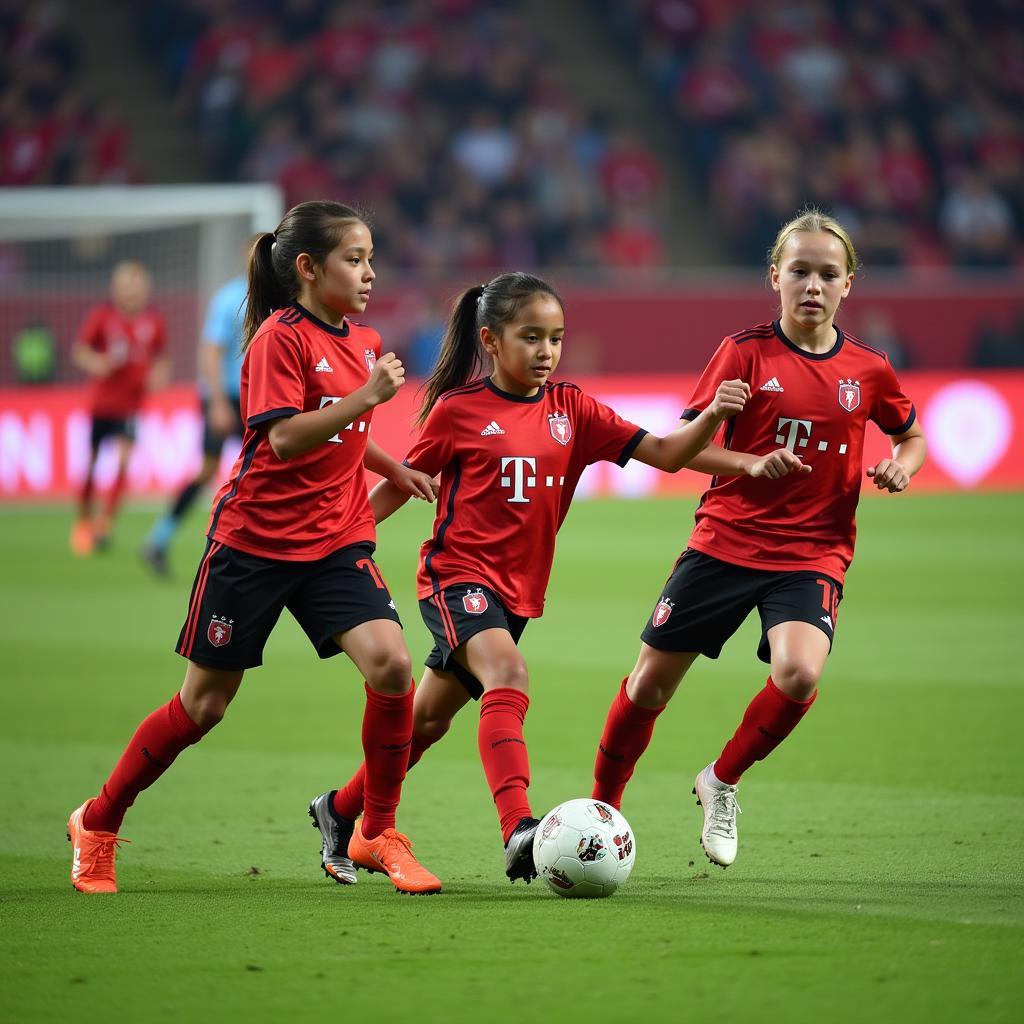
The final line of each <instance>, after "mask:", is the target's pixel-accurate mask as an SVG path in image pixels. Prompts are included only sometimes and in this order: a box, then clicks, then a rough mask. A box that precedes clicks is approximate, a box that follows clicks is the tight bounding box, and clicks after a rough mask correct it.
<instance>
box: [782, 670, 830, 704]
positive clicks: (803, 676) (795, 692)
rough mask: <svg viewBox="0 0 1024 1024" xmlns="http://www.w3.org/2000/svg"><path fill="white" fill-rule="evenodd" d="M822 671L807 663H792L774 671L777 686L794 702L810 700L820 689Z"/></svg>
mask: <svg viewBox="0 0 1024 1024" xmlns="http://www.w3.org/2000/svg"><path fill="white" fill-rule="evenodd" d="M820 675H821V670H820V669H819V668H818V666H817V665H812V664H808V663H806V662H790V663H787V664H785V665H782V666H781V667H780V668H778V669H773V670H772V680H773V682H774V683H775V685H776V686H777V687H778V688H779V689H780V690H781V691H782V692H783V693H784V694H785V695H786V696H787V697H792V698H793V700H809V699H810V698H811V696H812V695H813V693H814V691H815V690H816V689H817V688H818V678H819V677H820Z"/></svg>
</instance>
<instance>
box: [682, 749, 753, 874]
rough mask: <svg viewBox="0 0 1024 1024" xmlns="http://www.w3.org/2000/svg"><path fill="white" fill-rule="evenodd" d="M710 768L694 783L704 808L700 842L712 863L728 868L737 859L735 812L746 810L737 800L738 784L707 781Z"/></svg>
mask: <svg viewBox="0 0 1024 1024" xmlns="http://www.w3.org/2000/svg"><path fill="white" fill-rule="evenodd" d="M711 767H712V766H711V765H708V767H707V768H705V769H704V770H703V771H702V772H700V773H699V774H698V775H697V778H696V779H695V780H694V783H693V792H694V794H695V795H696V797H697V803H698V804H699V805H700V806H701V807H702V808H703V809H704V828H703V829H702V830H701V833H700V845H701V846H703V847H704V853H705V854H706V855H707V858H708V860H709V861H711V863H712V864H717V865H718V866H719V867H723V868H727V867H728V866H729V865H730V864H731V863H732V862H733V861H734V860H735V859H736V847H737V845H738V840H737V836H736V815H737V814H742V813H743V812H742V811H741V810H740V805H739V804H738V803H737V802H736V791H737V787H736V786H724V787H722V788H719V787H718V786H715V785H713V784H712V783H711V782H709V781H708V779H707V777H706V774H707V771H708V769H709V768H711Z"/></svg>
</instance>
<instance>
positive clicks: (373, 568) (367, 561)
mask: <svg viewBox="0 0 1024 1024" xmlns="http://www.w3.org/2000/svg"><path fill="white" fill-rule="evenodd" d="M356 568H357V569H365V570H366V571H367V572H368V573H369V574H370V576H371V577H372V579H373V582H374V583H375V584H376V586H377V589H378V590H387V589H388V586H387V584H386V583H385V582H384V577H383V576H381V574H380V569H378V568H377V564H376V562H374V561H373V559H372V558H360V559H359V561H358V562H356Z"/></svg>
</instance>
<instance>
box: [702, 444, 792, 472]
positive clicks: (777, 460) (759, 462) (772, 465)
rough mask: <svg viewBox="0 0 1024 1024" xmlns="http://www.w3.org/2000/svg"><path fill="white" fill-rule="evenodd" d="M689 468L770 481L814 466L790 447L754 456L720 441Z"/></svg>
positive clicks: (711, 446)
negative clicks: (725, 446)
mask: <svg viewBox="0 0 1024 1024" xmlns="http://www.w3.org/2000/svg"><path fill="white" fill-rule="evenodd" d="M687 469H693V470H696V471H697V472H698V473H707V474H708V475H709V476H753V477H765V478H766V479H768V480H778V479H780V478H781V477H784V476H788V475H789V474H790V473H810V471H811V467H810V466H808V465H807V464H806V463H805V462H803V461H802V460H801V459H800V456H799V455H794V454H793V453H792V452H791V451H790V450H789V449H788V448H778V449H776V450H775V451H773V452H770V453H769V454H768V455H751V454H750V452H735V451H732V450H730V449H729V448H723V447H721V445H717V444H709V445H708V446H707V448H705V449H704V451H702V452H701V453H700V454H699V455H698V456H696V458H694V459H691V460H690V463H689V465H688V466H687Z"/></svg>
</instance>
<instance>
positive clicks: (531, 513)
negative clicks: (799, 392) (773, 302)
mask: <svg viewBox="0 0 1024 1024" xmlns="http://www.w3.org/2000/svg"><path fill="white" fill-rule="evenodd" d="M564 329H565V323H564V311H563V306H562V300H561V299H560V298H559V296H558V294H557V293H556V292H555V290H554V289H553V288H552V287H551V286H550V285H549V284H547V283H546V282H544V281H542V280H540V279H539V278H536V277H532V276H530V275H528V274H521V273H511V274H502V275H501V276H499V277H496V278H495V279H494V280H493V281H491V282H490V283H488V284H487V285H485V286H483V285H482V286H475V287H472V288H469V289H468V290H467V291H465V292H464V293H463V294H462V296H461V297H460V298H459V299H458V300H457V302H456V304H455V307H454V309H453V311H452V314H451V319H450V321H449V325H448V330H447V333H446V335H445V339H444V342H443V344H442V348H441V353H440V356H439V358H438V362H437V365H436V368H435V370H434V373H433V375H432V376H431V377H430V379H429V381H428V382H427V386H426V395H425V399H424V402H423V407H422V410H421V413H420V422H421V423H422V432H421V434H420V437H419V439H418V440H417V441H416V443H415V444H414V445H413V447H412V450H411V451H410V452H409V454H408V456H407V458H406V463H407V464H408V465H409V466H411V467H413V468H415V469H417V470H421V471H422V472H424V473H426V474H429V475H431V476H433V475H435V474H440V483H441V487H440V494H439V496H438V508H437V517H436V519H435V522H434V531H433V536H432V537H431V538H430V539H429V540H428V541H426V542H425V543H424V544H423V546H422V548H421V552H420V555H421V558H420V566H419V574H418V588H417V589H418V595H419V598H420V611H421V613H422V615H423V618H424V621H425V622H426V624H427V628H428V629H429V630H430V632H431V633H432V634H433V637H434V649H433V650H432V651H431V653H430V655H429V657H428V658H427V661H426V665H427V669H426V672H425V674H424V676H423V680H422V682H421V683H420V686H419V688H418V689H417V693H416V699H415V707H414V723H413V736H412V747H411V751H410V758H409V764H410V766H411V765H414V764H415V763H416V762H417V761H418V760H419V759H420V757H421V756H422V755H423V752H424V751H425V750H426V749H427V748H428V747H429V746H430V745H431V744H433V743H435V742H437V740H439V739H440V738H441V737H442V736H443V735H444V734H445V733H446V732H447V731H448V728H449V726H450V724H451V721H452V719H453V717H454V716H455V715H456V714H457V713H458V711H459V710H460V709H462V708H463V707H465V705H466V704H467V703H469V701H470V700H471V699H474V700H479V701H480V725H479V732H478V739H479V749H480V758H481V760H482V762H483V767H484V773H485V774H486V776H487V782H488V785H489V786H490V789H491V793H492V794H493V796H494V802H495V804H496V806H497V811H498V818H499V821H500V824H501V834H502V839H503V840H504V843H505V870H506V874H507V875H508V876H509V878H511V879H512V880H515V879H516V878H523V879H526V880H527V881H528V880H529V879H530V878H531V877H533V876H534V874H535V871H534V867H533V854H532V845H533V833H534V832H535V830H536V826H537V821H536V819H535V818H534V817H533V815H532V813H531V810H530V804H529V801H528V799H527V787H528V785H529V775H530V772H529V764H528V760H527V752H526V743H525V740H524V738H523V722H524V719H525V717H526V711H527V707H528V705H529V697H528V695H527V694H528V689H529V685H528V682H529V679H528V673H527V669H526V663H525V661H524V660H523V657H522V655H521V654H520V652H519V649H518V647H517V644H518V641H519V638H520V636H521V635H522V633H523V629H524V628H525V626H526V624H527V622H528V621H529V620H530V619H531V618H537V617H538V616H540V615H541V613H542V612H543V607H544V592H545V589H546V587H547V582H548V576H549V575H550V571H551V563H552V559H553V557H554V548H555V534H556V533H557V531H558V528H559V527H560V526H561V524H562V521H563V520H564V518H565V515H566V513H567V512H568V509H569V503H570V502H571V500H572V496H573V492H574V490H575V488H576V485H577V483H578V482H579V479H580V476H581V474H582V473H583V470H584V469H585V468H586V467H587V466H588V465H589V464H591V463H593V462H598V461H600V460H608V461H612V462H617V463H618V464H619V465H625V464H626V462H628V461H629V459H631V458H634V459H639V460H640V461H641V462H645V463H647V464H648V465H651V466H656V467H657V468H659V469H663V470H666V471H668V472H674V471H676V470H678V469H680V468H681V467H682V466H683V465H685V464H686V462H687V461H688V460H689V459H691V458H693V456H694V455H696V454H697V453H698V452H699V451H700V450H701V449H702V448H703V447H704V445H705V444H706V443H707V442H708V440H709V439H710V438H711V436H712V435H713V433H714V432H715V430H716V428H717V427H718V425H719V424H720V423H721V422H722V420H723V419H724V418H725V417H726V416H729V415H732V414H733V413H735V412H737V411H739V410H740V409H742V408H743V404H744V402H745V401H746V398H747V396H748V389H747V386H746V385H745V384H743V383H741V382H740V381H737V380H734V381H728V382H726V383H724V384H722V385H721V386H720V387H719V388H718V391H717V393H716V395H715V398H714V400H713V401H712V402H710V403H709V404H708V407H707V409H706V410H705V411H704V412H703V413H702V414H701V415H700V416H699V417H697V418H696V419H695V420H694V421H693V422H689V423H686V424H684V425H683V426H681V427H680V428H679V429H678V430H675V431H673V432H672V433H671V434H669V435H668V436H667V437H664V438H662V437H655V436H653V435H651V434H648V433H647V432H646V431H645V430H642V429H641V428H639V427H637V426H636V425H635V424H633V423H629V422H627V421H625V420H623V419H621V418H620V417H619V416H617V415H616V414H615V413H614V412H613V411H612V410H611V409H610V408H608V407H607V406H606V405H602V404H601V403H600V402H598V401H596V400H595V399H593V398H591V397H590V396H589V395H586V394H584V393H583V392H582V391H581V390H580V389H579V388H578V387H577V386H576V385H575V384H568V383H562V382H559V383H554V382H552V381H551V380H550V377H551V375H552V374H553V373H554V372H555V369H556V367H557V366H558V361H559V358H560V356H561V349H562V336H563V333H564ZM488 357H489V359H490V361H491V363H492V364H493V369H492V371H491V373H490V374H489V375H488V376H477V374H478V372H479V371H480V370H481V369H482V367H483V364H484V361H485V359H487V358H488ZM406 498H407V492H403V490H402V489H401V487H399V486H397V485H396V484H395V483H394V482H391V481H382V482H381V483H380V484H379V485H378V486H377V487H375V488H374V490H373V493H372V494H371V495H370V503H371V505H372V507H373V510H374V516H375V518H376V519H377V521H378V522H380V521H381V520H382V519H384V518H385V517H386V516H388V515H390V514H391V512H393V511H394V510H395V509H396V508H398V507H399V506H400V505H401V504H402V503H404V502H405V500H406ZM368 767H369V766H368V765H366V766H364V768H360V770H359V771H358V772H357V773H356V775H355V776H354V777H353V779H352V780H351V781H350V782H349V783H348V785H346V786H345V787H343V788H342V789H340V790H337V791H334V792H330V793H324V794H322V795H321V796H319V797H317V798H316V799H315V800H314V801H313V804H312V805H311V807H310V813H311V814H312V815H313V817H314V819H315V820H316V821H317V824H319V826H320V829H321V832H322V833H323V837H324V848H323V866H324V870H325V871H326V872H327V873H328V875H329V876H330V877H332V878H335V879H336V880H337V881H349V882H350V881H352V880H354V877H355V876H354V873H353V871H352V864H351V860H356V862H357V863H359V861H358V859H357V858H356V857H354V856H351V853H352V850H351V848H350V849H349V855H350V856H346V854H345V843H344V838H345V835H346V834H347V832H348V830H349V829H351V828H352V822H353V821H354V820H355V819H356V817H357V816H358V814H359V813H360V811H361V810H362V808H363V806H364V803H365V792H366V791H365V780H366V778H367V776H366V775H365V770H366V769H368Z"/></svg>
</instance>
